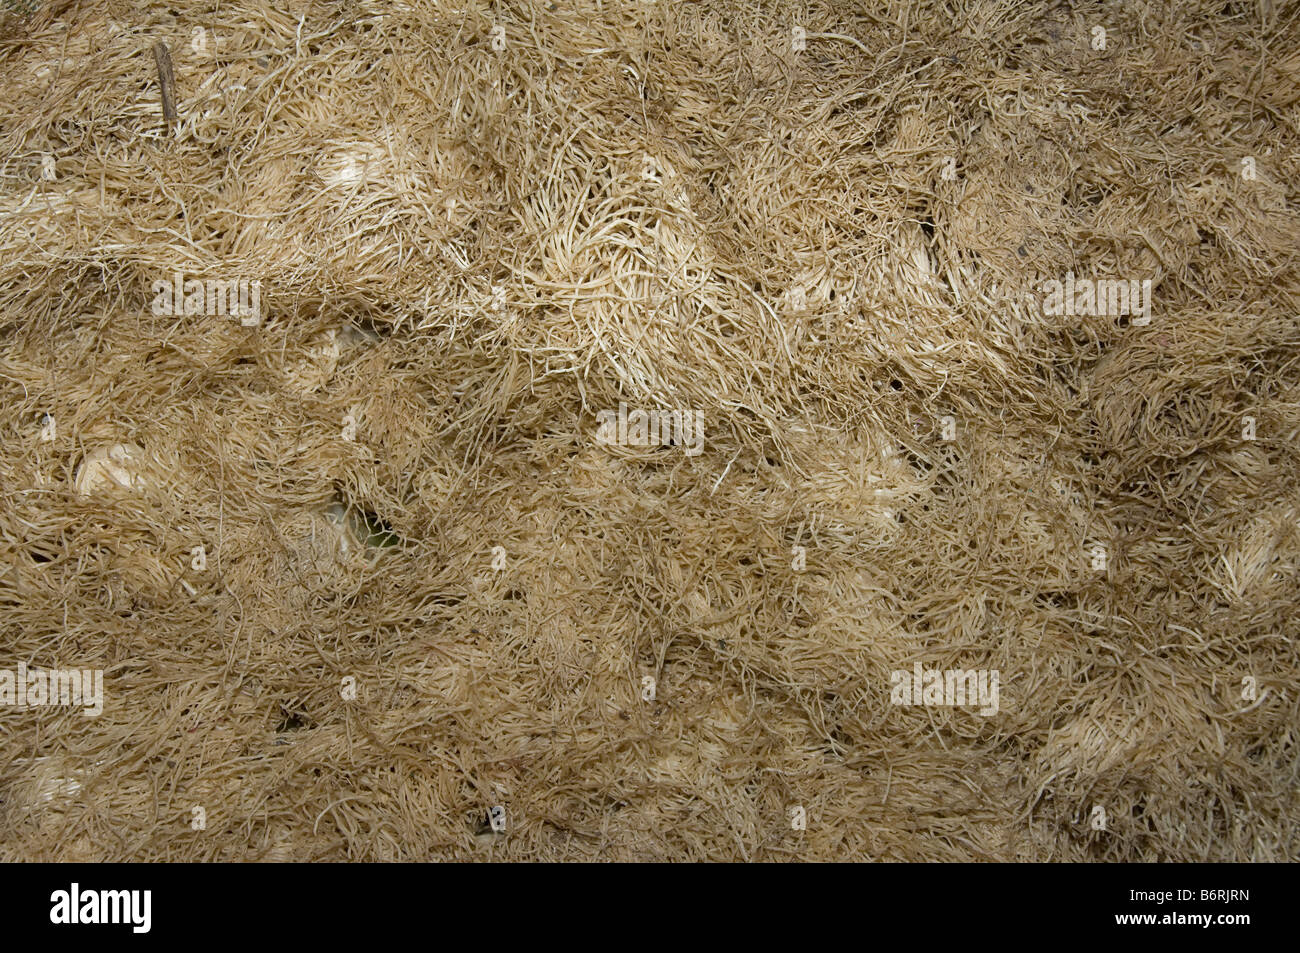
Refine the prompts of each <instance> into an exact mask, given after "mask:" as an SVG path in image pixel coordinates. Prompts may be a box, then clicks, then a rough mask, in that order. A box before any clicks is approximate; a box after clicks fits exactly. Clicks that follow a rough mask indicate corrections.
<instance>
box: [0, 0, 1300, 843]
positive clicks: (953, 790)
mask: <svg viewBox="0 0 1300 953" xmlns="http://www.w3.org/2000/svg"><path fill="white" fill-rule="evenodd" d="M0 16H3V22H0V104H2V105H0V123H2V125H0V163H2V164H0V669H7V670H15V669H16V668H17V666H18V665H19V664H20V663H22V664H25V665H27V666H29V667H33V668H35V667H40V668H47V669H52V668H59V667H64V668H78V669H101V670H102V671H103V673H104V711H103V713H102V714H100V715H99V716H98V717H89V716H86V715H85V714H83V713H82V712H81V711H80V710H76V709H72V708H68V707H20V706H18V705H10V706H6V707H0V857H3V858H7V859H67V860H97V859H109V860H272V859H298V860H308V859H310V860H380V859H382V860H429V859H439V860H473V859H511V860H515V859H518V860H523V859H536V860H556V859H562V860H580V859H607V860H638V859H669V860H700V859H713V860H741V859H743V860H761V861H770V860H796V859H804V860H891V861H903V860H906V861H921V860H1062V861H1065V860H1131V861H1135V860H1164V861H1175V860H1201V859H1208V860H1255V861H1280V860H1288V859H1289V860H1295V859H1296V858H1297V855H1298V854H1300V844H1298V842H1297V837H1298V833H1300V832H1298V830H1297V826H1298V823H1300V794H1298V793H1297V771H1298V768H1300V737H1298V732H1300V719H1298V718H1297V714H1298V709H1297V703H1298V701H1300V687H1298V686H1297V673H1298V672H1300V660H1298V658H1297V654H1296V636H1297V629H1298V628H1300V623H1298V622H1297V601H1298V600H1297V581H1298V576H1300V489H1298V487H1297V481H1296V475H1297V449H1298V448H1300V317H1298V315H1300V296H1298V295H1297V292H1298V291H1300V280H1298V272H1297V256H1296V252H1297V248H1298V247H1300V242H1298V241H1297V239H1300V228H1298V227H1297V221H1298V220H1297V204H1296V203H1297V194H1296V185H1297V182H1298V181H1300V153H1298V152H1297V146H1298V144H1300V143H1298V139H1297V123H1298V122H1300V52H1297V50H1300V10H1298V9H1297V6H1296V4H1295V3H1282V2H1268V0H1262V2H1258V3H1256V2H1240V0H1232V2H1227V3H1225V2H1224V0H1187V2H1173V0H1168V2H1164V0H1162V2H1148V3H1140V2H1139V3H1128V2H1125V3H1118V2H1114V3H1089V4H1084V3H1079V4H1073V5H1072V4H1069V3H1065V4H1047V3H1035V2H1021V0H946V2H938V0H919V2H911V0H907V2H904V0H893V2H890V3H881V4H856V3H847V2H819V0H811V2H808V3H803V2H800V3H788V2H766V0H760V2H752V3H751V2H740V0H727V2H721V0H705V2H700V3H671V2H666V0H664V2H655V0H608V2H595V0H578V2H572V0H556V2H554V3H546V2H536V3H524V2H516V0H499V2H496V3H491V4H489V3H486V2H470V0H464V2H455V3H434V2H428V0H407V2H391V3H388V2H380V0H355V2H303V0H289V2H280V3H268V2H263V0H233V2H222V3H216V2H200V0H175V2H172V3H166V4H162V3H144V4H140V3H133V2H127V0H71V2H70V0H47V2H46V3H44V4H43V5H38V4H36V3H34V2H32V3H28V2H20V0H13V2H11V3H8V4H6V7H5V11H4V12H3V13H0ZM1099 30H1100V31H1101V32H1098V31H1099ZM158 41H162V42H163V43H165V44H166V46H167V48H168V50H169V51H170V62H171V64H172V72H173V75H174V86H175V88H174V97H175V107H176V112H177V119H176V121H175V123H172V124H166V123H164V120H163V116H162V101H161V90H160V88H159V67H158V63H157V62H156V60H155V54H154V44H155V43H156V42H158ZM177 275H179V276H181V280H198V281H203V282H209V283H212V282H222V281H231V280H240V281H245V282H252V281H255V282H258V283H259V285H258V287H259V288H260V299H261V306H260V308H261V311H260V316H259V317H260V320H256V321H252V322H246V321H243V320H240V318H239V316H234V317H232V316H230V315H228V314H205V313H198V314H184V313H182V314H179V315H168V314H165V313H164V314H160V313H156V312H157V310H158V309H156V308H155V307H154V304H155V303H156V301H155V298H156V295H157V293H158V292H157V291H156V289H155V287H154V283H155V282H164V283H170V282H172V281H173V280H174V276H177ZM1067 275H1068V276H1072V280H1073V278H1079V279H1086V280H1092V279H1102V278H1121V279H1125V280H1134V281H1139V282H1140V281H1149V282H1150V286H1149V287H1150V298H1149V301H1150V304H1151V308H1150V322H1149V323H1148V324H1142V323H1141V322H1136V321H1134V320H1131V318H1130V317H1127V316H1124V315H1117V314H1108V315H1090V314H1086V313H1085V312H1086V310H1087V309H1086V308H1085V309H1084V311H1082V312H1080V313H1078V314H1073V315H1071V314H1057V315H1052V314H1049V313H1048V311H1049V309H1048V308H1046V307H1045V306H1044V304H1043V300H1042V297H1043V296H1042V294H1041V289H1042V288H1043V287H1045V286H1044V284H1043V283H1044V282H1046V281H1051V280H1064V279H1065V278H1066V276H1067ZM209 287H211V285H210V284H209ZM205 301H208V299H206V298H205ZM182 310H183V309H182ZM620 404H626V405H627V407H628V408H631V409H633V410H636V409H643V410H670V409H676V410H689V411H692V412H699V413H700V414H702V419H703V421H704V425H705V435H704V445H703V451H702V452H701V453H699V454H695V455H692V454H688V453H687V452H686V448H685V447H683V446H680V445H678V446H653V447H649V446H635V445H620V444H617V443H608V442H603V441H601V440H598V439H596V436H597V418H598V415H599V414H601V412H602V411H607V410H617V409H618V408H619V406H620ZM199 547H202V549H201V550H200V549H199ZM918 664H920V665H921V666H923V667H924V668H925V669H940V670H948V669H961V670H978V671H982V672H996V673H998V674H999V676H1000V700H999V705H998V710H997V711H996V713H993V714H982V713H981V712H980V711H978V710H976V709H975V708H973V707H971V706H969V705H967V706H961V705H956V706H941V705H914V706H909V705H902V704H895V703H894V702H895V701H896V700H897V699H895V698H894V697H893V695H892V690H891V685H892V679H893V678H894V674H893V673H895V672H899V671H903V672H907V673H911V672H913V671H914V666H916V665H918ZM647 679H649V681H647ZM497 805H500V806H502V807H504V809H505V811H504V817H505V825H504V826H505V829H504V831H503V832H497V831H495V830H494V829H493V827H492V825H491V824H490V823H489V820H488V812H489V811H490V810H491V809H492V808H493V807H494V806H497ZM800 808H801V809H802V811H800V810H799V809H800ZM196 809H197V810H196ZM805 820H806V823H804V821H805Z"/></svg>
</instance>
